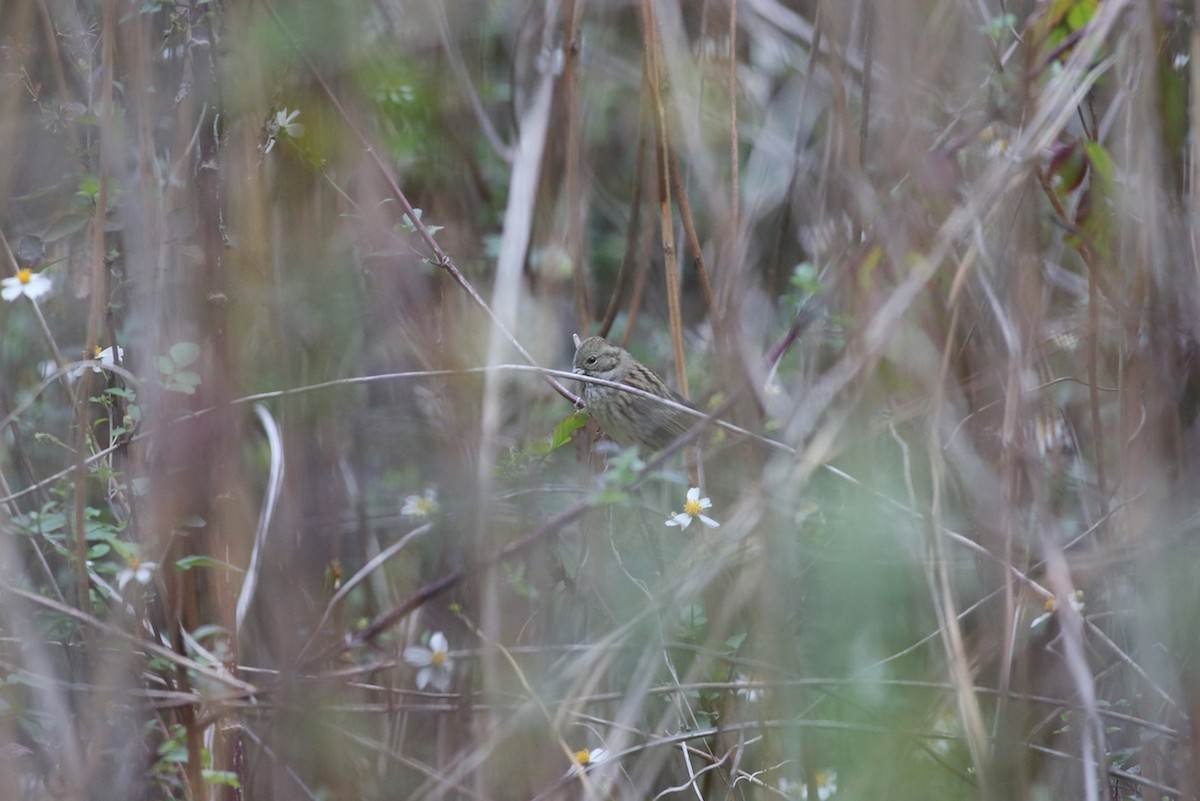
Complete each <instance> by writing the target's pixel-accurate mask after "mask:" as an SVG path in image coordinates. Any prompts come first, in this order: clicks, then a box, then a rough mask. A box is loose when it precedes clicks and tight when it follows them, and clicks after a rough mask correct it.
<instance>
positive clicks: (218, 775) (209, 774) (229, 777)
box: [200, 770, 242, 789]
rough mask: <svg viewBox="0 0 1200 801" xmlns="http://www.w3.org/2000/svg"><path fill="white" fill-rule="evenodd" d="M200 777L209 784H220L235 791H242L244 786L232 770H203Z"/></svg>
mask: <svg viewBox="0 0 1200 801" xmlns="http://www.w3.org/2000/svg"><path fill="white" fill-rule="evenodd" d="M200 776H201V778H203V779H204V781H205V782H207V783H208V784H219V785H224V786H225V787H233V788H234V789H241V786H242V784H241V782H239V781H238V777H237V774H236V773H234V772H233V771H231V770H201V771H200Z"/></svg>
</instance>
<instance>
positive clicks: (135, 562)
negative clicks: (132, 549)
mask: <svg viewBox="0 0 1200 801" xmlns="http://www.w3.org/2000/svg"><path fill="white" fill-rule="evenodd" d="M141 566H142V560H141V559H139V558H137V557H136V556H131V557H129V569H130V570H133V571H135V572H136V571H137V569H138V568H139V567H141Z"/></svg>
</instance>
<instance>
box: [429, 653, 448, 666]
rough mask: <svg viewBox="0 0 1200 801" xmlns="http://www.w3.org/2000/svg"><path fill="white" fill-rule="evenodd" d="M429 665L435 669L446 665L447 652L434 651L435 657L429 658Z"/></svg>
mask: <svg viewBox="0 0 1200 801" xmlns="http://www.w3.org/2000/svg"><path fill="white" fill-rule="evenodd" d="M429 663H430V664H431V665H433V666H434V667H441V666H442V665H444V664H446V652H445V651H434V652H433V656H431V657H430V658H429Z"/></svg>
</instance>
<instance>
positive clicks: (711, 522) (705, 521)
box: [699, 515, 721, 528]
mask: <svg viewBox="0 0 1200 801" xmlns="http://www.w3.org/2000/svg"><path fill="white" fill-rule="evenodd" d="M699 517H700V522H701V523H703V524H704V525H706V526H708V527H709V528H716V527H717V526H719V525H721V524H720V523H718V522H717V521H716V520H713V519H712V518H711V517H709V516H708V515H700V516H699Z"/></svg>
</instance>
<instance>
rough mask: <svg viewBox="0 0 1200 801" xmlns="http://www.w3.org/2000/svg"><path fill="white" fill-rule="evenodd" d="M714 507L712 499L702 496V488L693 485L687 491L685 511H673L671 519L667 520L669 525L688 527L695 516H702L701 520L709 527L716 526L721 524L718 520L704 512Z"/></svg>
mask: <svg viewBox="0 0 1200 801" xmlns="http://www.w3.org/2000/svg"><path fill="white" fill-rule="evenodd" d="M711 508H712V501H711V500H709V499H708V498H701V497H700V488H699V487H692V488H691V489H689V490H688V493H687V502H686V503H684V504H683V511H682V512H679V513H678V514H676V513H675V512H672V513H671V519H670V520H668V521H667V525H668V526H679V527H680V528H687V527H688V526H690V525H691V524H692V519H693V518H700V522H701V523H703V524H704V525H706V526H708V527H709V528H716V527H717V526H719V525H721V524H720V523H718V522H717V521H716V520H713V519H712V518H711V517H709V516H708V515H705V514H702V512H703V511H704V510H705V509H711Z"/></svg>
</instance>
